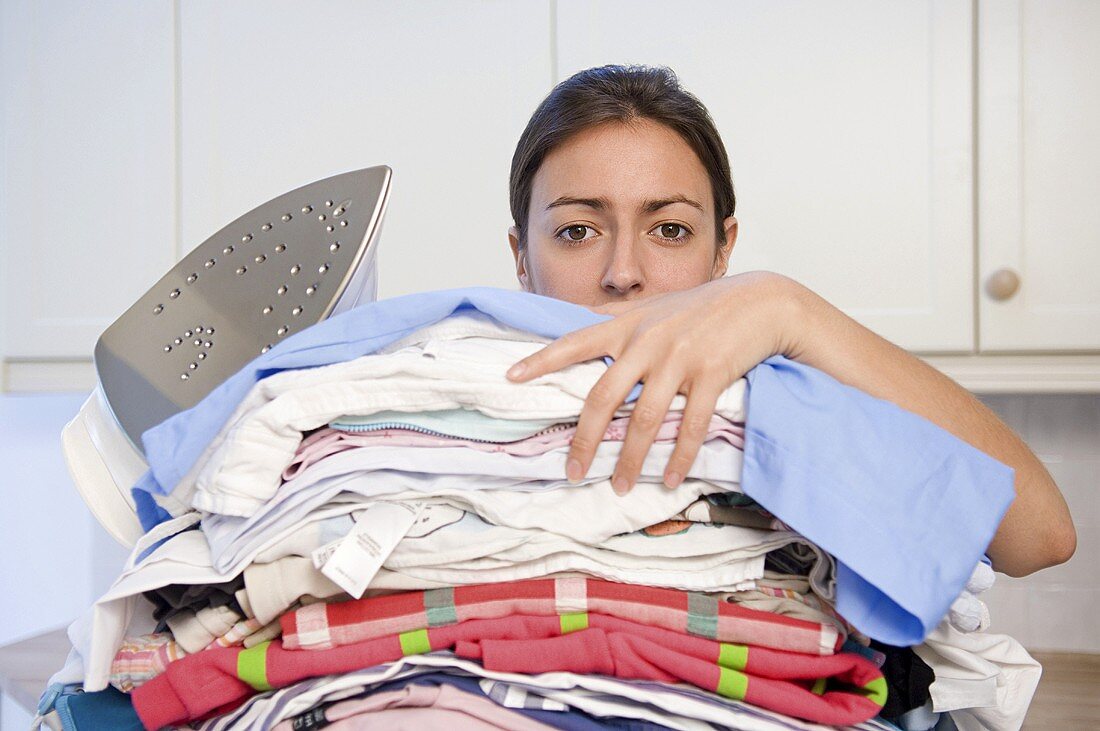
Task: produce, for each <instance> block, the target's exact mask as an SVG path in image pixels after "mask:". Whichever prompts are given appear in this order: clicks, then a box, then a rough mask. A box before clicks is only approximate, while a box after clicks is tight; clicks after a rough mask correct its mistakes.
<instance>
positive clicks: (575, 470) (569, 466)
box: [565, 457, 584, 483]
mask: <svg viewBox="0 0 1100 731" xmlns="http://www.w3.org/2000/svg"><path fill="white" fill-rule="evenodd" d="M582 477H584V470H583V469H582V468H581V461H580V460H579V459H576V458H575V457H570V458H569V461H567V462H566V463H565V479H567V480H569V481H570V482H572V483H577V482H580V481H581V478H582Z"/></svg>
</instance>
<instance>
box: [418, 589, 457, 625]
mask: <svg viewBox="0 0 1100 731" xmlns="http://www.w3.org/2000/svg"><path fill="white" fill-rule="evenodd" d="M424 613H425V614H426V615H428V626H429V627H439V626H442V625H448V624H456V623H457V622H458V612H457V610H456V609H455V590H454V588H453V587H448V588H446V589H429V590H428V591H425V592H424Z"/></svg>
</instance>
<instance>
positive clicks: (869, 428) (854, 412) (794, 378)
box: [134, 287, 1015, 646]
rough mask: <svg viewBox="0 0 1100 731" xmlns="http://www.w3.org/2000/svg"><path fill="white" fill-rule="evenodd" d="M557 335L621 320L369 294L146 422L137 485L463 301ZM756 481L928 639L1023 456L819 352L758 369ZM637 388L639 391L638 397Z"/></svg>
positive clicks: (856, 608) (882, 611) (849, 601)
mask: <svg viewBox="0 0 1100 731" xmlns="http://www.w3.org/2000/svg"><path fill="white" fill-rule="evenodd" d="M464 310H478V311H480V312H482V313H484V314H486V315H488V316H490V317H492V318H493V319H495V320H497V321H498V322H500V323H502V324H504V325H508V326H511V327H514V328H518V329H521V330H525V331H528V332H531V333H535V334H538V335H541V336H544V337H549V338H557V337H560V336H561V335H564V334H566V333H568V332H572V331H573V330H578V329H580V328H583V327H587V326H589V325H595V324H597V323H600V322H603V321H604V320H607V319H608V317H607V316H605V315H598V314H596V313H593V312H591V311H590V310H588V309H586V308H584V307H581V306H579V305H574V304H571V303H568V302H563V301H560V300H555V299H550V298H547V297H541V296H538V295H533V294H527V293H524V292H513V291H507V290H499V289H491V288H485V287H479V288H470V289H453V290H445V291H440V292H427V293H422V294H413V295H408V296H405V297H398V298H395V299H389V300H383V301H380V302H374V303H370V304H367V305H364V306H361V307H357V308H355V309H353V310H350V311H348V312H345V313H343V314H341V315H338V316H336V317H333V318H331V319H328V320H325V321H322V322H320V323H318V324H316V325H314V326H313V327H310V328H308V329H306V330H303V331H302V332H300V333H298V334H296V335H294V336H292V337H290V338H287V339H286V340H285V341H283V342H281V343H279V344H278V345H277V346H276V347H274V348H272V349H271V350H270V351H268V352H267V353H264V354H263V355H260V356H259V357H257V358H256V359H254V360H253V361H252V362H251V363H249V364H248V365H247V366H245V367H244V368H243V369H241V370H240V371H239V372H237V373H236V374H235V375H233V376H232V377H231V378H229V379H228V380H227V381H225V382H224V383H222V384H221V385H220V386H218V388H216V389H215V390H214V391H212V392H211V393H210V394H209V395H208V396H207V397H206V398H205V399H203V400H202V401H201V402H200V403H198V404H196V405H195V406H194V407H192V408H190V409H188V410H187V411H183V412H180V413H179V414H176V415H175V416H173V417H171V418H170V419H167V420H165V421H164V422H163V423H161V424H158V425H157V426H155V427H153V428H151V429H149V430H148V431H146V432H145V434H144V435H143V436H142V441H143V443H144V446H145V454H146V458H147V460H148V462H149V465H150V471H149V472H148V473H147V474H146V475H145V477H143V478H142V480H141V481H139V483H138V484H137V485H136V486H135V488H134V497H135V499H136V500H137V502H138V511H139V517H141V519H142V523H143V525H145V526H146V528H148V527H150V526H151V525H153V524H155V523H156V522H158V521H159V520H163V519H164V518H165V517H167V516H166V514H164V513H163V511H162V510H160V509H159V508H158V506H157V505H156V503H155V502H154V501H153V500H152V498H151V494H156V493H159V494H167V493H168V492H170V491H171V489H172V488H173V487H174V486H175V485H176V484H177V483H178V482H179V481H180V479H181V478H182V476H183V475H185V474H186V473H187V471H188V470H189V469H190V468H191V466H192V465H193V464H194V463H195V461H196V460H197V459H198V458H199V456H200V455H201V454H202V451H203V449H204V448H205V447H206V445H207V444H209V442H210V441H211V440H212V439H213V437H214V436H215V435H216V434H217V432H218V431H219V430H220V428H221V427H222V425H223V424H224V423H225V422H226V420H227V419H228V418H229V417H230V415H231V414H232V413H233V411H234V409H235V408H236V406H237V405H238V404H239V403H240V402H241V400H243V398H244V397H245V395H246V394H247V393H248V391H249V390H250V389H251V388H252V386H253V385H255V383H256V382H257V381H259V380H261V379H263V378H266V377H267V376H270V375H272V374H274V373H278V372H279V371H282V370H288V369H298V368H312V367H317V366H323V365H329V364H332V363H337V362H343V361H348V360H352V359H355V358H359V357H362V356H364V355H369V354H370V353H373V352H375V351H377V350H378V349H380V348H382V347H384V346H386V345H388V344H390V343H392V342H395V341H397V340H399V339H400V338H403V337H405V336H406V335H409V334H410V333H412V332H415V331H416V330H419V329H421V328H424V327H426V326H428V325H431V324H433V323H435V322H438V321H440V320H442V319H444V318H446V317H448V316H450V315H451V314H453V313H456V312H461V311H464ZM747 377H748V382H749V389H748V396H747V398H748V419H747V424H746V428H745V454H744V466H743V468H742V473H741V486H742V489H743V490H744V491H745V493H746V494H748V495H749V496H750V497H752V498H753V499H754V500H756V501H757V502H758V503H760V504H761V505H763V506H764V507H765V508H766V509H768V510H769V511H771V512H772V513H773V514H774V515H776V516H777V517H778V518H779V519H780V520H782V521H783V522H785V523H787V524H788V525H790V526H791V527H792V528H794V529H795V530H796V531H798V532H799V533H801V534H802V535H804V536H805V537H806V538H808V539H809V540H811V541H813V542H814V543H816V544H818V545H819V546H821V547H822V548H823V549H824V550H826V551H828V552H829V553H831V554H833V556H834V557H835V558H836V559H837V610H838V611H839V612H840V613H841V614H842V615H843V616H844V617H845V618H846V619H848V621H850V622H851V623H852V624H853V625H855V626H856V627H857V628H859V629H860V630H861V631H862V632H864V633H866V634H867V635H869V636H871V637H873V638H874V639H877V640H880V641H882V642H886V643H887V644H891V645H898V646H906V645H912V644H916V643H919V642H921V641H922V640H923V638H924V636H925V635H926V634H927V633H928V632H929V631H931V630H932V628H934V627H935V626H936V625H937V624H938V623H939V622H940V620H941V619H942V618H943V616H944V615H945V614H946V612H947V610H948V608H949V607H950V605H951V602H952V601H954V599H955V598H956V597H957V596H958V594H959V592H960V591H961V590H962V588H963V586H965V584H966V581H967V579H968V578H969V577H970V574H971V571H972V570H973V568H974V566H975V564H976V563H977V562H978V561H979V560H980V558H981V556H982V554H983V552H984V551H985V548H986V546H988V544H989V542H990V540H992V538H993V534H994V532H995V531H996V529H997V526H998V525H1000V521H1001V518H1002V516H1003V515H1004V512H1005V511H1006V510H1007V509H1008V505H1009V503H1011V501H1012V499H1013V497H1014V494H1015V493H1014V489H1013V477H1014V476H1013V471H1012V470H1011V469H1010V468H1008V467H1006V466H1005V465H1003V464H1001V463H999V462H997V461H996V460H994V459H993V458H991V457H989V456H988V455H986V454H984V453H982V452H980V451H978V450H977V449H974V448H973V447H971V446H970V445H968V444H966V443H965V442H963V441H962V440H960V439H957V438H956V437H954V436H952V435H951V434H949V433H948V432H946V431H944V430H942V429H940V428H939V427H937V426H935V425H934V424H932V423H931V422H928V421H926V420H925V419H922V418H921V417H919V416H916V415H915V414H912V413H910V412H907V411H905V410H903V409H900V408H898V407H897V406H894V405H893V404H891V403H889V402H887V401H883V400H881V399H876V398H872V397H871V396H868V395H867V394H865V393H863V392H861V391H858V390H856V389H854V388H850V387H848V386H844V385H842V384H840V383H839V382H837V381H836V380H834V379H833V378H831V377H830V376H828V375H826V374H824V373H822V372H821V371H818V370H815V369H814V368H810V367H809V366H805V365H802V364H800V363H795V362H793V361H790V360H787V359H786V358H783V357H779V356H776V357H773V358H769V359H768V360H766V361H765V362H763V363H761V364H760V365H758V366H757V367H756V368H754V369H753V370H752V371H750V372H749V374H748V376H747ZM638 392H639V388H635V389H634V392H632V393H631V395H630V400H633V399H635V398H636V397H637V394H638Z"/></svg>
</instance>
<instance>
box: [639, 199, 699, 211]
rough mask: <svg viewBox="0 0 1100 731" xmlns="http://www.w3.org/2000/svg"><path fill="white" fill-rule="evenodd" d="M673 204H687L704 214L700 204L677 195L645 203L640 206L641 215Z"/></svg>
mask: <svg viewBox="0 0 1100 731" xmlns="http://www.w3.org/2000/svg"><path fill="white" fill-rule="evenodd" d="M673 203H687V204H688V205H689V206H693V207H695V208H698V209H699V210H700V211H703V213H706V211H705V210H704V209H703V204H702V203H700V202H699V201H696V200H692V199H691V198H688V197H687V196H683V195H679V194H677V195H672V196H669V197H668V198H658V199H657V200H651V201H646V202H645V203H643V204H642V207H641V211H642V213H655V212H657V211H659V210H661V209H662V208H664V207H665V206H670V205H672V204H673Z"/></svg>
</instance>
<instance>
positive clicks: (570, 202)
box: [546, 194, 706, 213]
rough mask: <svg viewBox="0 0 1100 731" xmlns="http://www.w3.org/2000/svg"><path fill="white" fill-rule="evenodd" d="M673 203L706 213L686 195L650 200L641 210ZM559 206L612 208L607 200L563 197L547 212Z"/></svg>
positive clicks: (653, 208)
mask: <svg viewBox="0 0 1100 731" xmlns="http://www.w3.org/2000/svg"><path fill="white" fill-rule="evenodd" d="M673 203H686V204H687V205H689V206H692V207H694V208H698V209H699V210H700V211H703V212H704V213H705V212H706V210H705V209H704V208H703V204H702V203H700V202H699V201H696V200H692V199H691V198H688V197H687V196H685V195H680V194H677V195H670V196H668V197H667V198H657V199H655V200H648V201H645V202H643V203H642V205H641V207H640V208H639V210H640V211H641V212H642V213H655V212H656V211H659V210H661V209H662V208H664V207H665V206H670V205H672V204H673ZM558 206H586V207H588V208H593V209H595V210H597V211H606V210H607V209H608V208H610V207H611V202H610V201H609V200H608V199H607V198H602V197H601V198H575V197H573V196H568V195H563V196H561V197H560V198H557V199H556V200H553V201H551V203H550V205H548V206H546V210H548V211H549V210H550V209H551V208H557V207H558Z"/></svg>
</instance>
